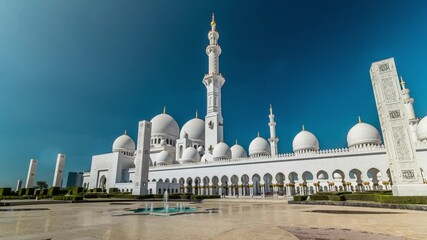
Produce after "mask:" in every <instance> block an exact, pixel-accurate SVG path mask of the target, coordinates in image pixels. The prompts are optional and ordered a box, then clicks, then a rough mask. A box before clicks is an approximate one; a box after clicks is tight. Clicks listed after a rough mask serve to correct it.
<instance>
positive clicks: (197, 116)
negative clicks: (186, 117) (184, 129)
mask: <svg viewBox="0 0 427 240" xmlns="http://www.w3.org/2000/svg"><path fill="white" fill-rule="evenodd" d="M196 118H199V111H197V109H196Z"/></svg>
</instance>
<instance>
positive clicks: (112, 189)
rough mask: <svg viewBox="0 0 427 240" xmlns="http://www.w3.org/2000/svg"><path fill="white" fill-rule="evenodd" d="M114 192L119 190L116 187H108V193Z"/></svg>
mask: <svg viewBox="0 0 427 240" xmlns="http://www.w3.org/2000/svg"><path fill="white" fill-rule="evenodd" d="M116 192H120V190H119V189H118V188H110V189H108V193H116Z"/></svg>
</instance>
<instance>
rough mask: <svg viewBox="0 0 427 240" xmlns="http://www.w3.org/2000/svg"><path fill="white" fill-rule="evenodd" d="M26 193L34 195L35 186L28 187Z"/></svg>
mask: <svg viewBox="0 0 427 240" xmlns="http://www.w3.org/2000/svg"><path fill="white" fill-rule="evenodd" d="M25 195H27V196H33V195H34V188H27V189H26V191H25Z"/></svg>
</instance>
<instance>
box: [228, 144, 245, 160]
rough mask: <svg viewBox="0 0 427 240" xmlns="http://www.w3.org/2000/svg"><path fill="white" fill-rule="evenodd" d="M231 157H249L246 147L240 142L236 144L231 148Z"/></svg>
mask: <svg viewBox="0 0 427 240" xmlns="http://www.w3.org/2000/svg"><path fill="white" fill-rule="evenodd" d="M230 150H231V158H245V157H248V155H247V154H246V151H245V149H244V148H243V147H242V146H240V145H239V144H237V143H236V144H234V145H233V146H232V147H231V148H230Z"/></svg>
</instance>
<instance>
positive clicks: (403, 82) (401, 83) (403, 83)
mask: <svg viewBox="0 0 427 240" xmlns="http://www.w3.org/2000/svg"><path fill="white" fill-rule="evenodd" d="M400 85H401V86H402V89H405V88H406V87H405V81H404V80H403V77H402V76H400Z"/></svg>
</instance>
